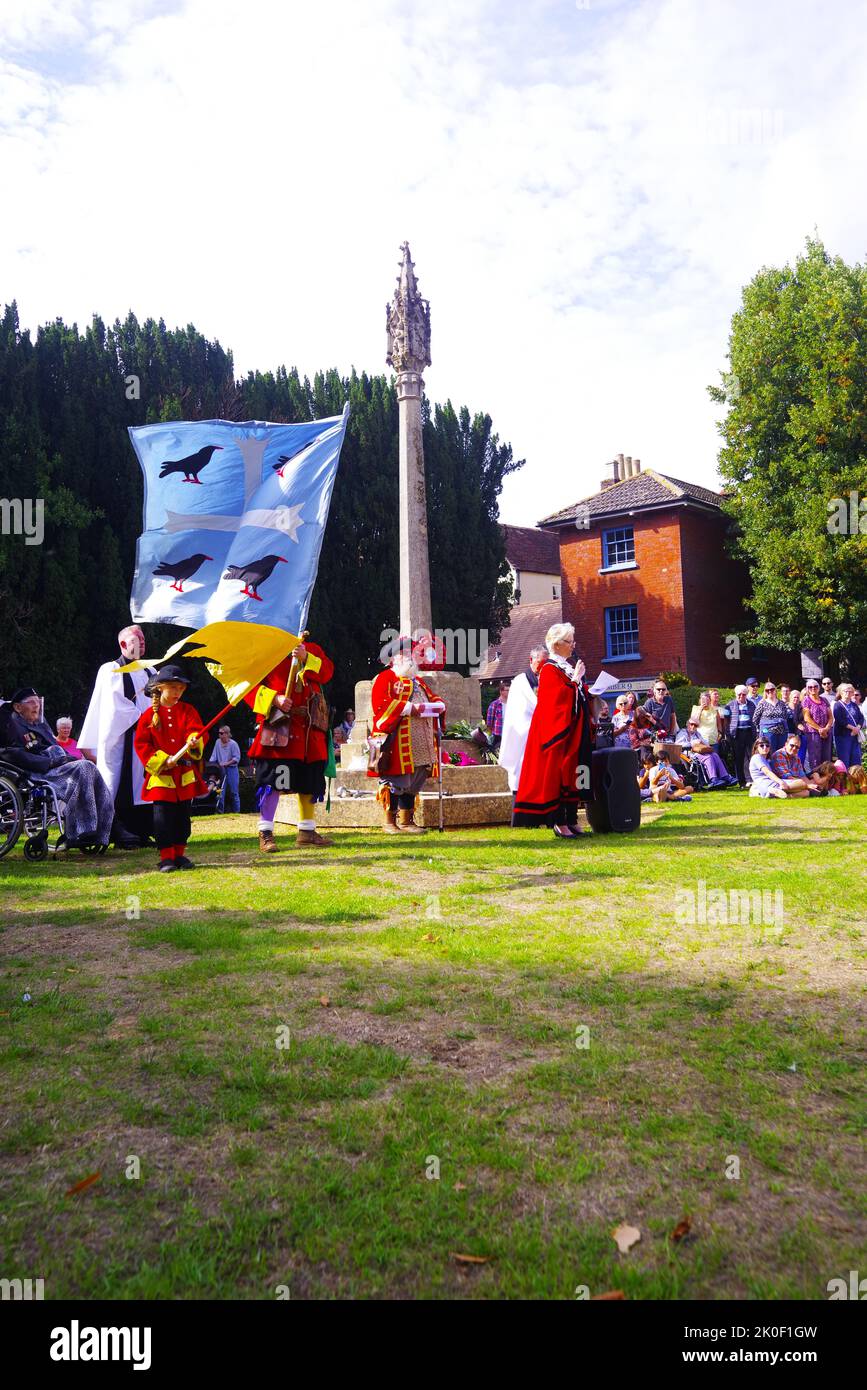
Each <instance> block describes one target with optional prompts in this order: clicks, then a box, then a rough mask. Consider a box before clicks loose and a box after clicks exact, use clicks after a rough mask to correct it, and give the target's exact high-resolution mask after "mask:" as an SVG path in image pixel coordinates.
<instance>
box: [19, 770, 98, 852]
mask: <svg viewBox="0 0 867 1390" xmlns="http://www.w3.org/2000/svg"><path fill="white" fill-rule="evenodd" d="M55 829H57V830H59V831H60V834H59V835H58V837H57V839H56V840H54V841H52V842H50V843H49V834H50V832H51V831H52V830H55ZM22 834H23V835H24V837H25V838H24V858H25V859H28V860H30V861H31V862H32V863H39V862H40V861H42V860H44V859H47V858H48V856H49V854H50V855H54V856H56V855H58V854H59V855H63V854H64V853H65V852H66V850H68V849H69V845H68V844H67V840H66V826H65V807H64V803H63V802H62V801H61V799H60V797H59V796H58V795H57V788H56V787H55V786H54V784H53V782H50V781H49V780H48V778H46V777H40V776H39V775H38V773H35V772H25V771H23V770H22V769H21V768H19V767H16V766H15V764H14V763H10V762H7V761H6V760H5V759H4V758H3V750H2V749H0V859H2V858H3V856H4V854H8V853H9V851H10V850H11V849H13V848H14V846H15V845H16V844H17V842H18V840H19V838H20V836H21V835H22ZM78 848H79V849H80V850H81V852H82V854H104V853H105V845H79V846H78Z"/></svg>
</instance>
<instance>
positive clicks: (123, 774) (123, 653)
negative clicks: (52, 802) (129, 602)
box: [78, 627, 153, 845]
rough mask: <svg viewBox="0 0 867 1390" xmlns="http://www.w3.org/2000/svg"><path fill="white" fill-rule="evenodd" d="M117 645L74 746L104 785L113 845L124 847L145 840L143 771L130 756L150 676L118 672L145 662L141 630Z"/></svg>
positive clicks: (127, 632)
mask: <svg viewBox="0 0 867 1390" xmlns="http://www.w3.org/2000/svg"><path fill="white" fill-rule="evenodd" d="M117 640H118V643H119V645H120V656H119V657H118V658H117V660H115V661H106V662H104V663H103V665H102V666H100V668H99V670H98V671H97V674H96V683H95V684H94V687H93V694H92V695H91V697H90V704H89V705H88V709H87V714H86V715H85V716H84V723H83V724H82V726H81V733H80V734H79V736H78V746H79V748H80V749H81V751H82V753H84V755H85V757H87V758H90V760H91V762H95V763H96V766H97V769H98V770H99V772H100V773H101V774H102V777H103V779H104V781H105V782H106V784H107V785H108V788H109V791H110V792H111V795H112V799H113V801H114V806H115V824H114V826H113V827H112V840H113V842H114V843H115V844H118V845H122V844H124V843H131V842H132V841H134V840H136V838H138V839H139V840H142V839H145V838H146V837H147V835H148V833H149V828H150V820H151V815H152V812H151V808H150V807H149V806H148V805H147V804H146V803H145V802H144V801H143V799H142V785H143V780H144V769H143V767H142V765H141V762H140V761H139V759H138V758H137V757H135V756H134V754H133V747H132V739H133V734H134V732H135V726H136V724H137V723H138V721H139V718H140V716H141V715H142V714H143V713H144V712H145V710H147V709H150V706H151V701H150V699H149V698H148V696H147V695H145V693H144V691H145V686H146V685H147V683H148V681H149V680H150V678H151V676H152V675H153V672H152V671H126V672H121V670H120V667H121V666H123V665H124V664H125V663H126V662H128V661H140V660H141V658H142V657H143V656H144V650H145V639H144V633H143V632H142V630H141V628H140V627H125V628H124V629H123V631H122V632H119V633H118V635H117Z"/></svg>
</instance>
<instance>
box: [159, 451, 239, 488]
mask: <svg viewBox="0 0 867 1390" xmlns="http://www.w3.org/2000/svg"><path fill="white" fill-rule="evenodd" d="M222 447H223V446H222V444H205V445H204V446H203V447H202V448H201V449H199V450H198V452H197V453H195V454H187V457H186V458H184V459H167V460H166V462H165V463H164V464H163V465H162V467H161V468H160V477H161V478H167V477H168V475H169V474H170V473H183V475H184V482H185V483H198V484H199V486H201V482H202V480H201V478H200V477H199V474H200V472H201V471H202V469H203V468H204V467H205V464H207V463H210V462H211V455H212V454H216V453H217V452H218V451H219V450H221V449H222ZM191 474H192V477H191V476H190V475H191Z"/></svg>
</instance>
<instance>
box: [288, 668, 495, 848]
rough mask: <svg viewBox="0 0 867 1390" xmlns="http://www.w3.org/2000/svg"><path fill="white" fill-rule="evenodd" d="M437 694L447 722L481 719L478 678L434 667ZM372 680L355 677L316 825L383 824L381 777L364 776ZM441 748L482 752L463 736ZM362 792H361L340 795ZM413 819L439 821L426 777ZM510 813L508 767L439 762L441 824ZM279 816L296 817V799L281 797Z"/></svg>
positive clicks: (434, 790)
mask: <svg viewBox="0 0 867 1390" xmlns="http://www.w3.org/2000/svg"><path fill="white" fill-rule="evenodd" d="M424 679H425V681H427V682H428V683H429V684H430V685H431V686H432V688H433V689H434V690H435V691H436V693H437V694H438V695H440V696H441V697H442V699H443V700H445V704H446V722H447V724H454V723H455V722H456V721H457V720H459V719H466V720H468V721H469V722H470V724H471V725H473V727H475V725H477V724H479V723H481V718H482V694H481V689H480V687H479V682H478V681H477V680H474V679H473V677H472V676H461V675H459V674H458V672H457V671H433V672H431V674H430V676H429V677H428V676H427V675H425V676H424ZM372 686H373V682H372V681H359V682H358V684H357V685H356V687H355V726H354V728H353V730H352V738H351V739H350V741H349V743H345V744H344V745H343V747H342V749H341V761H340V767H339V769H338V773H337V777H336V778H335V780H334V782H333V783H332V787H331V810H330V812H326V810H325V807H324V806H319V807H317V811H316V819H317V824H319V825H320V826H321V829H322V830H323V831H327V829H328V826H329V825H333V826H335V827H346V828H353V827H362V826H378V825H381V824H382V807H381V806H380V804H379V802H378V801H377V800H376V794H377V792H378V791H379V782H378V780H377V779H376V778H374V777H368V776H367V772H366V769H367V735H368V731H369V729H370V691H371V688H372ZM443 750H444V752H449V751H455V752H458V751H465V752H468V753H469V755H470V757H475V758H478V757H481V749H479V748H477V747H476V745H475V744H473V743H471V742H469V741H468V740H466V739H454V740H452V739H445V740H444V742H443ZM341 791H343V792H344V793H349V792H356V793H358V792H360V793H361V795H360V796H358V795H356V796H350V795H341ZM416 818H417V820H418V822H419V824H421V825H424V826H425V827H427V828H433V827H436V826H437V825H438V824H439V784H438V782H437V780H436V779H435V778H428V780H427V782H426V783H425V785H424V787H423V788H422V793H421V799H420V803H419V807H418V810H417V812H416ZM511 818H512V795H511V792H510V791H509V779H508V777H507V776H506V771H505V769H504V768H502V767H498V766H497V765H496V764H495V763H479V764H478V765H477V766H474V767H455V766H453V765H451V764H449V763H446V764H444V766H443V824H444V825H447V826H450V827H457V826H471V825H508V824H509V823H510V821H511ZM277 820H278V821H281V822H283V823H286V824H288V825H296V824H297V822H298V802H297V798H296V797H294V796H281V798H280V806H279V809H278V811H277Z"/></svg>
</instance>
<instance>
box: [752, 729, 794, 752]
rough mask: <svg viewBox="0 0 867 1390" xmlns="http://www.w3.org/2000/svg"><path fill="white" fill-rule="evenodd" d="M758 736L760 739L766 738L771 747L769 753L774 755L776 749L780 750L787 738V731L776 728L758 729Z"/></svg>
mask: <svg viewBox="0 0 867 1390" xmlns="http://www.w3.org/2000/svg"><path fill="white" fill-rule="evenodd" d="M759 735H760V737H761V738H766V739H767V740H768V743H769V744H770V745H771V752H772V753H776V751H777V749H778V748H782V746H783V744H784V743H785V741H786V739H787V738H788V730H787V729H778V728H773V729H767V728H765V729H759Z"/></svg>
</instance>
